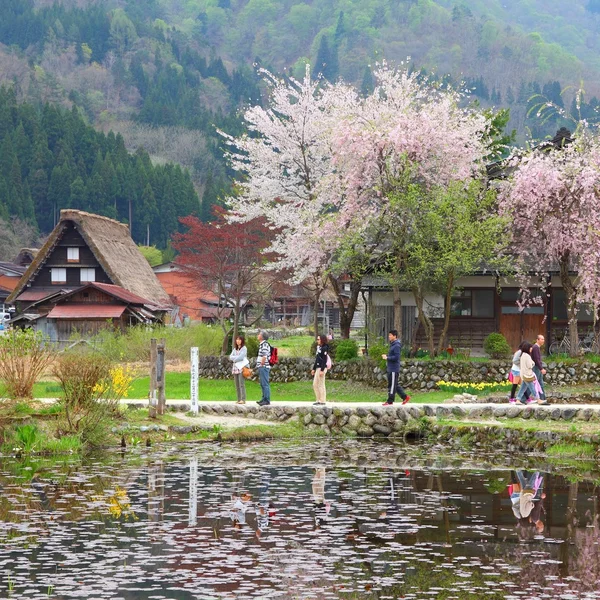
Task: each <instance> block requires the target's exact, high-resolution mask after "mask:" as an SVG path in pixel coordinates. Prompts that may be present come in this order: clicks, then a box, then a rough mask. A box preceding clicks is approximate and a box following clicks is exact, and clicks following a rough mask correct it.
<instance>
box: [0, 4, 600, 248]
mask: <svg viewBox="0 0 600 600" xmlns="http://www.w3.org/2000/svg"><path fill="white" fill-rule="evenodd" d="M599 27H600V0H573V1H572V2H568V3H567V2H564V1H563V0H528V1H527V2H525V1H520V0H503V1H500V0H472V1H469V2H466V1H462V0H456V1H455V0H435V1H434V0H360V1H357V0H306V1H305V2H300V1H298V0H62V1H61V2H59V3H55V2H54V0H3V1H2V19H1V20H0V84H5V85H10V86H12V88H13V89H14V91H15V94H16V98H17V100H18V101H19V102H23V101H28V102H30V103H32V105H34V106H36V107H42V106H44V105H45V104H46V103H50V104H51V105H54V106H61V107H63V108H64V109H65V110H67V111H70V110H71V108H72V107H73V106H76V107H77V109H78V111H79V114H81V115H83V117H84V118H85V119H86V120H87V122H88V123H90V124H92V125H93V126H94V127H95V128H96V129H99V130H101V131H104V132H105V133H108V132H109V131H114V132H115V134H121V136H122V138H123V141H124V144H125V147H127V149H129V150H135V149H136V148H137V147H139V146H142V147H143V148H145V149H146V151H147V152H148V154H149V155H150V159H151V160H152V161H153V162H154V164H157V165H161V164H163V163H165V162H166V161H174V162H177V163H178V164H180V165H182V166H184V167H187V168H188V169H190V172H191V176H192V180H193V182H194V185H195V187H196V190H197V191H198V193H199V195H200V198H201V203H200V205H199V206H196V207H195V212H196V213H197V214H199V215H200V216H201V217H203V218H206V217H207V216H208V215H209V214H210V208H211V206H212V204H213V203H215V202H216V201H218V198H219V197H220V196H222V195H223V194H224V193H228V192H229V191H230V187H231V174H230V173H228V171H227V167H226V165H225V163H224V161H223V158H222V144H221V140H220V139H219V136H218V135H217V133H216V129H217V128H221V129H223V130H225V131H228V132H229V133H231V134H234V135H235V134H238V133H239V132H240V131H242V123H241V120H240V118H239V109H240V108H241V107H242V106H243V105H244V104H247V103H249V102H253V103H254V102H260V99H261V84H260V78H259V77H258V75H257V73H256V67H257V66H264V67H266V68H269V69H271V70H273V71H276V72H278V73H290V74H294V75H300V74H301V73H302V72H303V70H304V65H305V64H306V63H307V62H308V63H310V64H311V65H312V69H313V72H314V73H315V75H316V74H317V73H318V72H323V74H324V76H325V77H327V78H329V79H331V80H334V79H336V78H338V77H342V78H344V79H345V80H348V81H350V82H353V83H355V84H356V85H357V86H358V87H360V88H362V89H363V90H364V91H365V92H366V91H368V90H370V88H371V86H372V85H373V81H372V76H371V67H372V65H373V64H374V62H376V61H377V60H380V59H383V58H385V59H387V60H389V61H392V62H400V61H402V60H407V57H410V58H409V59H408V60H409V61H410V64H411V65H413V67H414V68H416V69H423V70H425V71H427V72H429V73H431V72H435V73H436V74H437V76H440V77H441V76H444V77H447V78H448V79H450V80H451V81H453V82H455V83H456V82H458V81H461V80H463V81H465V82H466V83H467V85H468V86H469V87H470V88H471V89H472V95H473V98H474V99H476V100H477V101H479V102H480V103H481V104H482V105H484V106H496V107H501V106H502V107H504V106H506V107H509V108H510V110H511V121H510V124H509V128H513V127H514V128H516V129H517V131H518V134H519V140H520V141H524V140H525V138H526V137H527V135H528V132H531V135H532V136H533V137H536V138H539V137H543V136H544V135H547V134H550V133H553V132H554V131H555V130H556V128H557V127H558V126H559V125H562V124H564V122H563V121H562V120H561V119H559V118H555V119H551V120H550V121H549V122H547V123H545V124H542V123H541V122H540V120H539V119H538V118H537V117H536V115H535V111H534V113H533V114H532V115H529V116H528V110H529V109H530V108H531V106H532V104H533V103H532V102H531V101H530V98H531V97H532V96H533V95H535V94H540V95H542V96H544V97H545V98H547V99H549V100H551V101H553V102H554V103H556V104H557V105H558V106H564V107H565V109H566V110H567V111H569V110H572V111H573V112H577V110H576V107H575V105H574V103H573V96H574V89H575V88H576V87H578V86H579V84H580V81H583V82H584V84H585V87H586V92H587V96H586V102H585V103H584V105H583V107H582V112H583V116H586V117H588V118H595V116H596V107H597V105H598V101H597V100H596V98H595V97H594V95H596V94H598V95H600V36H599V35H598V29H599ZM569 86H575V88H572V89H569ZM538 101H539V99H538ZM27 110H33V109H31V108H29V109H27ZM37 110H41V109H40V108H37ZM49 110H50V108H48V107H47V108H45V109H44V111H45V112H48V111H49ZM68 114H71V113H68ZM64 118H67V117H64ZM69 118H71V117H69ZM72 118H74V117H72ZM13 126H14V127H18V123H17V122H14V123H13V124H12V125H11V127H13ZM16 131H17V130H16V129H15V130H12V129H11V138H12V137H13V136H15V135H17V133H16ZM106 139H107V140H111V139H114V140H115V142H114V143H117V142H116V140H118V139H120V138H118V137H115V136H113V137H110V138H106ZM0 141H1V139H0ZM30 141H31V142H32V140H31V139H30ZM107 143H109V142H107ZM119 144H120V142H119ZM119 148H120V149H121V150H122V148H123V146H122V145H119ZM121 150H119V151H121ZM51 152H53V156H54V154H55V152H54V149H51ZM114 152H117V150H116V149H115V150H114V151H113V150H111V151H110V152H109V154H110V160H111V161H113V154H114ZM103 153H104V154H106V149H104V150H103ZM59 154H60V152H59ZM144 156H145V155H144ZM79 158H80V157H79V156H78V155H77V153H75V154H74V156H73V160H74V162H75V163H77V161H78V160H79ZM54 160H55V163H54V164H53V165H52V169H51V170H50V171H47V172H46V176H47V178H48V189H49V190H50V183H51V180H52V176H53V173H52V171H53V170H54V168H55V167H59V168H62V167H63V163H64V161H62V162H61V161H59V157H58V156H54ZM103 160H106V159H105V157H104V156H103ZM136 160H138V159H137V158H136ZM140 160H141V159H140ZM145 160H146V161H147V158H146V159H145ZM93 162H96V157H94V159H93ZM84 163H85V166H86V172H85V175H86V176H85V177H84V176H83V172H82V173H80V175H81V179H82V182H83V183H84V185H85V186H86V187H87V186H88V184H89V179H90V177H93V173H92V170H93V166H94V165H93V164H92V163H91V162H90V159H89V158H88V159H84ZM20 166H21V169H24V166H23V165H22V164H21V165H20ZM112 166H113V168H116V165H115V164H114V162H113V165H112ZM69 169H70V170H71V172H72V169H73V167H72V165H70V167H69ZM168 169H172V168H171V167H160V168H158V169H157V170H156V172H157V173H159V172H166V170H168ZM98 170H99V168H97V169H96V172H95V173H97V172H98ZM173 172H174V171H173ZM29 176H30V174H29V173H23V174H22V177H23V179H24V182H25V183H27V184H28V185H29V188H30V194H31V196H32V202H33V209H34V210H35V211H36V213H35V214H36V218H37V219H38V221H39V225H40V227H41V228H42V230H47V228H48V227H49V225H50V222H51V221H52V219H53V218H54V217H53V215H50V213H48V212H47V210H46V208H47V207H49V206H52V207H53V206H54V200H53V199H52V198H51V197H49V198H45V199H43V201H42V196H41V195H40V193H39V190H37V191H36V190H34V189H33V187H34V186H33V185H32V183H31V181H30V180H29V179H28V177H29ZM57 177H58V175H57ZM4 178H5V179H6V174H5V175H4ZM75 179H77V178H76V177H75V178H74V179H73V180H71V181H70V183H69V185H71V184H72V183H73V181H74V180H75ZM151 180H152V181H151V187H152V191H153V194H154V196H155V200H156V201H157V202H158V203H159V204H158V205H157V206H158V208H157V211H158V213H159V214H162V212H163V208H162V205H160V202H161V200H159V198H162V192H161V191H160V185H158V184H156V182H155V181H154V180H153V179H152V178H151ZM89 187H90V193H89V194H88V196H87V198H86V200H85V203H83V201H81V202H82V205H83V204H85V206H88V207H90V208H93V209H95V205H96V202H97V201H96V200H95V199H93V197H92V196H93V195H92V192H91V191H92V190H93V188H94V186H93V185H90V186H89ZM52 189H54V188H52ZM64 189H66V188H63V191H61V198H63V200H62V202H65V200H64V198H65V197H66V196H65V195H64ZM143 191H144V190H139V189H137V190H136V193H137V194H138V196H140V197H141V195H142V192H143ZM36 193H37V196H36V195H35V194H36ZM69 194H70V191H69ZM69 198H70V196H69ZM69 202H71V200H70V199H69ZM98 202H100V204H99V207H100V208H99V210H101V211H103V212H107V210H108V209H107V208H106V207H110V206H112V207H113V209H114V211H116V212H115V214H116V216H118V217H119V218H122V219H127V218H128V216H129V215H128V207H127V210H126V209H125V208H124V204H123V202H121V201H117V202H115V203H114V204H113V197H112V196H111V198H110V199H108V200H98ZM186 202H187V200H186ZM6 207H7V208H6V210H9V211H10V212H11V214H12V213H13V212H14V211H15V210H17V209H16V208H15V203H14V201H13V200H10V201H9V202H8V203H6ZM41 207H46V208H44V209H43V210H41ZM19 210H20V212H21V213H22V214H23V215H25V214H30V212H31V207H30V205H29V204H28V201H27V200H25V202H24V204H23V205H22V207H21V208H20V209H19ZM40 210H41V212H40ZM51 212H52V211H51ZM190 212H191V211H190ZM15 214H16V213H15ZM144 215H145V216H144ZM132 217H133V231H134V235H135V236H136V240H138V241H142V239H145V238H144V234H143V229H144V226H146V230H147V226H148V225H150V242H151V243H156V244H158V245H160V246H163V245H164V243H165V241H166V239H167V236H168V232H167V229H168V228H169V227H174V223H173V222H172V220H171V219H170V217H169V218H167V219H165V223H166V224H165V225H159V219H158V218H157V217H155V216H154V215H152V217H150V216H148V215H146V212H145V211H141V212H140V214H139V215H137V214H136V212H135V210H133V215H132ZM144 218H145V219H146V220H150V221H152V222H151V223H146V222H145V221H144ZM160 220H161V221H162V219H160Z"/></svg>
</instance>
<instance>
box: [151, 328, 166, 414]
mask: <svg viewBox="0 0 600 600" xmlns="http://www.w3.org/2000/svg"><path fill="white" fill-rule="evenodd" d="M166 345H167V344H166V340H165V338H161V339H160V341H159V340H157V339H156V338H152V339H151V340H150V392H149V394H148V400H149V408H148V414H149V416H150V417H156V415H164V414H165V406H166V403H167V401H166V396H165V349H166Z"/></svg>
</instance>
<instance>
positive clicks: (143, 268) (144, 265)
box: [7, 210, 171, 308]
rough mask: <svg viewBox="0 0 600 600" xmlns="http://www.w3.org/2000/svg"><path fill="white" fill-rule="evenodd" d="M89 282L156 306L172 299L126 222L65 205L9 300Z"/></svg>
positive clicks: (50, 292) (68, 288)
mask: <svg viewBox="0 0 600 600" xmlns="http://www.w3.org/2000/svg"><path fill="white" fill-rule="evenodd" d="M90 282H98V283H107V284H114V285H118V286H120V287H122V288H123V289H125V290H127V291H129V292H131V293H133V294H135V295H137V296H140V297H141V298H144V299H145V300H146V301H147V302H148V303H150V304H153V305H155V306H157V307H164V308H167V307H169V306H170V304H171V302H170V299H169V296H168V294H167V293H166V292H165V290H164V289H163V287H162V286H161V285H160V283H159V281H158V279H157V278H156V275H155V274H154V272H153V271H152V268H151V267H150V265H149V264H148V261H147V260H146V259H145V258H144V256H143V255H142V254H141V253H140V251H139V250H138V248H137V246H136V245H135V243H134V241H133V240H132V239H131V235H130V233H129V228H128V227H127V225H124V224H123V223H119V222H118V221H115V220H113V219H109V218H107V217H102V216H100V215H95V214H91V213H87V212H83V211H80V210H61V212H60V221H59V223H58V224H57V225H56V227H55V228H54V230H53V231H52V233H51V234H50V236H49V237H48V240H47V241H46V243H45V244H44V246H43V247H42V248H41V249H40V251H39V252H38V253H37V254H36V255H35V257H34V258H33V261H32V262H31V264H30V265H29V266H28V267H27V270H26V271H25V274H24V275H23V277H22V278H21V280H20V281H19V283H18V285H17V287H16V288H15V289H14V291H13V292H12V294H11V295H10V296H9V297H8V299H7V301H8V302H15V301H27V300H26V297H27V294H28V293H29V294H31V293H35V294H37V295H38V296H39V295H41V294H43V292H46V291H47V292H48V294H52V293H55V292H56V289H57V287H58V286H60V289H64V290H69V291H71V290H73V289H76V288H78V287H81V286H82V285H85V284H87V283H90ZM23 296H25V297H23Z"/></svg>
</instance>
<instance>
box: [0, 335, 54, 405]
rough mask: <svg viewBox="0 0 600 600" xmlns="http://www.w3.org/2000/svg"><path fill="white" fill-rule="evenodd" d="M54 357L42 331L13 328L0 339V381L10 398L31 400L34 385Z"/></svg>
mask: <svg viewBox="0 0 600 600" xmlns="http://www.w3.org/2000/svg"><path fill="white" fill-rule="evenodd" d="M52 358H53V348H52V347H51V346H49V345H47V344H46V345H45V344H44V343H43V339H42V334H41V332H34V331H33V330H32V329H25V330H20V329H13V330H12V331H11V332H10V333H8V334H6V335H4V336H0V381H1V382H2V383H3V384H4V387H5V390H6V394H7V395H8V397H9V398H12V399H17V398H31V397H32V395H33V386H34V384H35V382H36V381H37V380H38V378H39V376H40V375H41V374H42V373H43V372H44V369H46V367H47V366H48V365H49V364H50V362H51V361H52Z"/></svg>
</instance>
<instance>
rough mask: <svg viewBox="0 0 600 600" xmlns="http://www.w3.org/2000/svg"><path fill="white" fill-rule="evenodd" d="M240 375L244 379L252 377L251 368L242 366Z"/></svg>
mask: <svg viewBox="0 0 600 600" xmlns="http://www.w3.org/2000/svg"><path fill="white" fill-rule="evenodd" d="M242 376H243V377H244V379H250V377H252V369H251V368H250V367H242Z"/></svg>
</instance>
